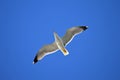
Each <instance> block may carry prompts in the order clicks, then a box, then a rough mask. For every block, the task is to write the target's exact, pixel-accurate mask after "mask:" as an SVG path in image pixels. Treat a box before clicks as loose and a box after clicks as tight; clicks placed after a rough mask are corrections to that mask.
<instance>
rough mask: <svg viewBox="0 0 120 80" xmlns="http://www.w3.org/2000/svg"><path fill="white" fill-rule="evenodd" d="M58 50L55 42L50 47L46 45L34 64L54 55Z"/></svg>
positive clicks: (37, 55)
mask: <svg viewBox="0 0 120 80" xmlns="http://www.w3.org/2000/svg"><path fill="white" fill-rule="evenodd" d="M57 50H58V47H57V45H56V43H55V42H54V43H52V44H50V45H46V46H44V47H42V48H41V49H40V50H39V51H38V53H37V54H36V56H35V58H34V61H33V64H35V63H36V62H38V60H41V59H42V58H43V57H44V56H46V55H48V54H52V53H54V52H56V51H57Z"/></svg>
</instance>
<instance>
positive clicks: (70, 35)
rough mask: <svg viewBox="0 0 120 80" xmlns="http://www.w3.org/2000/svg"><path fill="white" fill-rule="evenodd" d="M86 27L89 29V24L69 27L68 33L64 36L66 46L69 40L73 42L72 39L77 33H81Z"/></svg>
mask: <svg viewBox="0 0 120 80" xmlns="http://www.w3.org/2000/svg"><path fill="white" fill-rule="evenodd" d="M86 29H87V26H78V27H72V28H70V29H68V30H67V32H66V34H65V35H64V36H63V37H62V41H63V44H64V46H66V45H67V44H68V43H69V42H71V40H72V39H73V37H74V36H75V35H77V34H79V33H81V32H82V31H84V30H86Z"/></svg>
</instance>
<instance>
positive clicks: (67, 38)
mask: <svg viewBox="0 0 120 80" xmlns="http://www.w3.org/2000/svg"><path fill="white" fill-rule="evenodd" d="M87 28H88V27H87V26H76V27H72V28H70V29H68V30H67V32H66V34H65V35H64V36H63V37H62V38H60V37H59V36H58V34H57V33H56V32H54V38H55V42H53V43H52V44H49V45H46V46H43V47H42V48H41V49H40V50H39V51H38V52H37V54H36V56H35V58H34V61H33V64H35V63H36V62H38V61H39V60H41V59H42V58H43V57H45V56H46V55H49V54H52V53H54V52H56V51H58V50H60V51H61V52H62V53H63V54H64V55H65V56H66V55H68V54H69V52H68V51H67V49H66V48H65V46H66V45H67V44H68V43H69V42H71V40H72V39H73V37H74V36H75V35H77V34H79V33H81V32H83V31H85V30H86V29H87Z"/></svg>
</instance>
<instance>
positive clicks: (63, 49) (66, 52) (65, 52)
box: [54, 32, 69, 56]
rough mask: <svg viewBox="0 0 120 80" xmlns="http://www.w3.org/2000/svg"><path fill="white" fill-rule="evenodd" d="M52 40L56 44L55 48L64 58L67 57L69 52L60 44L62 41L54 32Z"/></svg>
mask: <svg viewBox="0 0 120 80" xmlns="http://www.w3.org/2000/svg"><path fill="white" fill-rule="evenodd" d="M54 38H55V43H56V45H57V47H58V48H59V50H60V51H61V52H62V53H63V54H64V56H66V55H68V54H69V52H68V51H67V49H66V48H65V46H64V44H63V42H62V39H61V38H60V37H59V36H58V35H57V33H55V32H54Z"/></svg>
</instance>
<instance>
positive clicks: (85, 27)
mask: <svg viewBox="0 0 120 80" xmlns="http://www.w3.org/2000/svg"><path fill="white" fill-rule="evenodd" d="M79 28H82V29H83V30H86V29H88V26H79Z"/></svg>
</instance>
